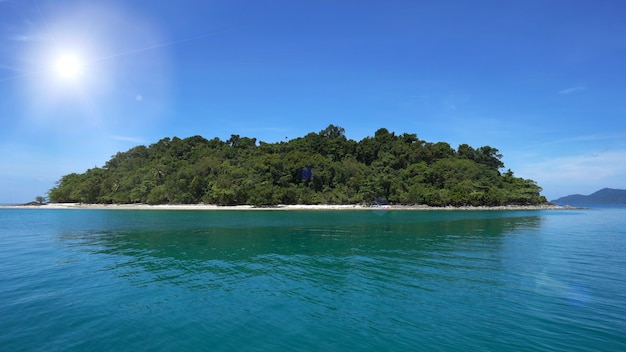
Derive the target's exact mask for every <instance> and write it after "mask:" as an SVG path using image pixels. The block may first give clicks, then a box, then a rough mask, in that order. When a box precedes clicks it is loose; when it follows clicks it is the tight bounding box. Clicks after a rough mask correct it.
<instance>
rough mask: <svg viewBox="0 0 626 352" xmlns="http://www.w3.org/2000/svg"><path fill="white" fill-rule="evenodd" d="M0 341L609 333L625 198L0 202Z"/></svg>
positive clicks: (331, 346) (591, 338) (487, 347)
mask: <svg viewBox="0 0 626 352" xmlns="http://www.w3.org/2000/svg"><path fill="white" fill-rule="evenodd" d="M0 351H626V207H601V208H592V209H588V210H564V211H561V210H547V211H395V210H390V211H385V210H372V211H369V210H365V211H345V210H342V211H164V210H157V211H149V210H135V211H127V210H54V209H49V210H43V209H0Z"/></svg>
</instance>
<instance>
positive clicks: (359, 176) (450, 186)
mask: <svg viewBox="0 0 626 352" xmlns="http://www.w3.org/2000/svg"><path fill="white" fill-rule="evenodd" d="M501 158H502V155H501V154H500V153H499V151H498V149H496V148H493V147H490V146H482V147H478V148H473V147H471V146H469V145H467V144H461V145H459V146H458V148H457V149H456V150H455V149H453V148H452V147H451V146H450V144H449V143H446V142H437V143H432V142H427V141H423V140H420V139H419V138H418V137H417V135H416V134H411V133H403V134H400V135H396V134H395V133H394V132H389V131H388V130H387V129H385V128H380V129H378V130H377V131H376V132H375V133H374V136H373V137H369V136H368V137H365V138H363V139H362V140H360V141H358V142H357V141H354V140H352V139H348V138H346V136H345V130H344V129H343V128H341V127H338V126H334V125H329V126H328V127H327V128H325V129H324V130H322V131H320V132H319V133H314V132H311V133H309V134H307V135H305V136H304V137H299V138H295V139H291V140H288V141H285V142H277V143H265V142H262V141H261V142H258V143H257V140H256V138H249V137H240V136H239V135H231V137H230V138H229V139H228V140H226V141H223V140H220V139H219V138H217V137H216V138H213V139H211V140H208V139H206V138H204V137H201V136H192V137H188V138H184V139H180V138H177V137H173V138H169V137H168V138H163V139H161V140H160V141H158V142H156V143H154V144H151V145H149V146H147V147H146V146H144V145H140V146H136V147H134V148H131V149H130V150H128V151H126V152H119V153H117V154H116V155H114V156H112V157H111V159H110V160H109V161H107V162H106V163H105V165H104V166H103V167H94V168H92V169H89V170H87V171H85V172H84V173H71V174H68V175H65V176H63V177H62V178H61V179H60V180H59V181H58V182H57V184H56V186H55V187H53V188H52V189H51V190H50V191H49V193H48V197H49V199H50V201H51V202H55V203H89V204H152V205H157V204H200V203H203V204H212V205H218V206H226V205H229V206H232V205H249V206H256V207H264V206H275V205H278V204H287V205H289V204H291V205H295V204H303V205H304V204H307V205H316V204H327V205H346V204H361V205H364V204H365V205H369V204H373V203H374V204H396V205H424V206H435V207H442V206H510V205H522V206H525V205H539V204H545V203H547V200H546V198H545V197H544V196H542V195H541V194H540V192H541V187H539V186H538V185H537V183H536V182H535V181H533V180H529V179H523V178H519V177H515V176H514V174H513V171H511V170H510V169H508V170H506V171H503V172H501V170H504V164H503V162H502V161H501Z"/></svg>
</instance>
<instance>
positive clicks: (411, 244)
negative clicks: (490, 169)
mask: <svg viewBox="0 0 626 352" xmlns="http://www.w3.org/2000/svg"><path fill="white" fill-rule="evenodd" d="M372 213H374V214H377V213H378V214H377V215H378V216H372ZM505 214H507V213H497V212H485V213H478V212H476V213H461V214H458V213H452V212H419V213H417V212H385V213H384V214H383V215H380V212H329V213H325V212H289V213H286V212H224V213H220V214H218V215H220V217H219V218H213V217H210V218H209V219H207V218H204V217H203V216H202V215H203V214H199V213H195V214H191V215H192V217H191V218H186V217H183V218H182V219H181V218H179V216H180V215H181V213H176V212H174V213H158V214H157V213H155V214H152V215H153V217H152V218H151V219H146V218H144V219H142V221H140V223H141V226H136V225H137V224H133V225H132V226H130V228H129V229H126V228H121V229H119V230H115V231H110V230H107V229H103V231H97V232H90V233H77V234H76V233H74V234H65V235H63V236H62V240H63V241H64V243H66V244H68V245H70V246H71V247H74V248H77V249H80V250H81V251H85V252H87V253H91V254H98V255H106V256H107V257H109V259H112V260H110V261H111V263H110V264H108V266H107V267H106V270H114V271H115V272H118V273H120V275H123V276H125V277H129V278H132V277H133V275H139V274H141V275H140V276H142V280H145V279H147V278H146V277H145V274H146V273H153V274H152V275H153V276H152V277H151V279H152V280H156V281H166V282H170V283H172V284H176V285H178V284H183V285H187V286H188V287H190V288H194V287H195V288H198V287H202V286H203V285H205V284H209V285H210V284H211V282H212V281H214V280H225V281H226V282H228V281H229V280H237V279H241V278H244V277H246V278H250V277H259V276H263V275H267V274H268V273H275V274H280V275H285V276H288V277H289V278H290V279H293V280H297V279H298V278H300V279H302V280H307V279H308V278H311V279H312V277H311V275H312V274H320V273H324V275H325V276H326V277H327V279H330V278H332V277H334V276H338V277H336V278H335V279H336V280H342V279H344V278H345V276H346V275H348V272H354V270H355V268H359V269H363V270H365V271H366V272H363V273H360V275H368V276H373V277H376V276H380V277H381V278H383V277H385V276H389V277H393V275H399V274H402V275H404V273H416V272H418V273H421V275H425V276H428V275H433V273H435V272H439V273H440V272H441V270H442V269H445V268H457V269H459V268H461V267H462V268H464V270H475V269H476V268H482V270H492V269H491V268H490V267H491V266H493V265H497V261H498V257H499V255H498V253H497V251H498V249H499V248H500V245H499V244H498V242H499V241H501V237H502V235H503V234H505V233H510V232H515V231H517V230H518V229H525V230H528V229H532V228H538V227H539V226H540V222H541V218H540V217H539V216H537V215H527V214H514V213H508V214H513V215H517V216H510V215H509V216H506V215H505ZM140 215H141V214H140ZM183 215H188V214H183ZM92 231H93V230H92ZM211 275H213V277H212V276H211ZM473 276H476V275H473ZM472 279H475V278H468V280H472Z"/></svg>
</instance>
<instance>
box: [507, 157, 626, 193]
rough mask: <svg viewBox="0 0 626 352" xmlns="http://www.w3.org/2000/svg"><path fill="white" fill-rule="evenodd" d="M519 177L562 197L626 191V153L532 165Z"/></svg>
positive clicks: (520, 171)
mask: <svg viewBox="0 0 626 352" xmlns="http://www.w3.org/2000/svg"><path fill="white" fill-rule="evenodd" d="M516 175H518V176H521V177H524V178H530V179H533V180H535V181H537V183H538V184H539V185H540V186H542V187H543V188H544V191H546V192H547V193H554V195H560V196H563V195H567V194H574V193H583V190H588V191H595V190H598V189H601V188H604V187H617V188H626V150H616V151H608V152H601V153H596V154H585V155H575V156H567V157H560V158H553V159H548V160H544V161H540V162H534V163H528V164H524V165H520V166H519V167H518V168H517V169H516Z"/></svg>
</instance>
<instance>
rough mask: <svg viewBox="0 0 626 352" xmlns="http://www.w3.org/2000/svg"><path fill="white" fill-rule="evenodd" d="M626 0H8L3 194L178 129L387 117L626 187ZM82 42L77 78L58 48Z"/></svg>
mask: <svg viewBox="0 0 626 352" xmlns="http://www.w3.org/2000/svg"><path fill="white" fill-rule="evenodd" d="M625 13H626V2H623V1H620V0H606V1H576V0H551V1H534V0H525V1H513V0H511V1H495V0H493V1H483V0H474V1H464V0H438V1H384V2H381V1H336V0H335V1H325V0H321V1H309V2H304V1H287V0H284V1H283V0H275V1H274V0H269V1H237V0H230V1H158V0H153V1H118V0H106V1H98V0H91V1H66V0H54V1H52V0H33V1H22V0H19V1H18V0H0V124H1V126H2V127H1V129H0V130H1V131H2V138H1V139H0V203H14V202H26V201H30V200H32V199H34V197H35V196H38V195H45V194H46V192H47V190H49V189H50V187H52V186H53V185H54V184H55V182H56V181H57V180H58V179H59V178H60V177H61V176H62V175H65V174H68V173H71V172H84V171H85V170H86V169H88V168H91V167H94V166H102V165H103V164H104V163H105V162H106V161H107V160H109V158H110V157H111V156H112V155H114V154H115V153H116V152H118V151H125V150H128V149H130V148H132V147H133V146H136V145H139V144H144V145H149V144H151V143H154V142H156V141H158V140H159V139H161V138H163V137H168V136H169V137H173V136H178V137H180V138H184V137H188V136H192V135H202V136H204V137H206V138H213V137H219V138H222V139H227V138H228V137H229V136H230V135H231V134H239V135H242V136H248V137H256V138H257V139H259V140H262V141H265V142H276V141H281V140H285V138H288V139H291V138H296V137H300V136H303V135H304V134H306V133H308V132H319V131H320V130H322V129H324V128H325V127H326V126H327V125H328V124H335V125H339V126H341V127H344V128H345V130H346V135H347V137H348V138H352V139H355V140H357V141H358V140H360V139H362V138H363V137H366V136H371V135H373V134H374V132H375V131H376V130H377V129H378V128H380V127H385V128H387V129H389V130H390V131H395V132H397V133H403V132H409V133H416V134H417V135H418V137H419V138H420V139H422V140H426V141H429V142H438V141H445V142H449V143H450V144H451V145H452V147H454V148H456V147H457V146H458V145H459V144H462V143H467V144H470V145H472V146H474V147H480V146H483V145H489V146H492V147H495V148H498V149H499V150H500V152H501V153H502V154H503V155H504V158H503V162H504V163H505V165H506V167H507V168H511V169H512V170H513V171H514V172H515V174H516V175H517V176H521V177H524V178H531V179H534V180H536V181H537V182H538V183H539V185H540V186H542V187H543V188H544V192H543V194H544V195H546V196H547V197H548V199H554V198H556V197H560V196H564V195H568V194H572V193H582V194H589V193H592V192H594V191H596V190H598V189H600V188H603V187H613V188H626V118H625V117H626V80H625V79H624V78H625V77H626V65H625V64H624V63H626V21H625V20H624V18H625V17H624V14H625ZM68 55H69V56H72V57H75V58H76V59H75V61H77V62H79V65H80V69H76V71H77V72H78V73H77V74H76V75H75V77H74V75H72V77H67V76H63V75H60V73H59V72H57V71H58V68H57V66H58V64H57V62H58V60H59V57H63V56H66V57H67V56H68Z"/></svg>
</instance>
